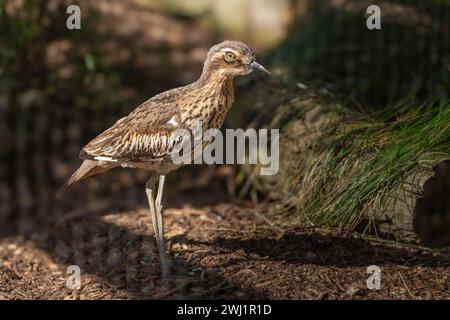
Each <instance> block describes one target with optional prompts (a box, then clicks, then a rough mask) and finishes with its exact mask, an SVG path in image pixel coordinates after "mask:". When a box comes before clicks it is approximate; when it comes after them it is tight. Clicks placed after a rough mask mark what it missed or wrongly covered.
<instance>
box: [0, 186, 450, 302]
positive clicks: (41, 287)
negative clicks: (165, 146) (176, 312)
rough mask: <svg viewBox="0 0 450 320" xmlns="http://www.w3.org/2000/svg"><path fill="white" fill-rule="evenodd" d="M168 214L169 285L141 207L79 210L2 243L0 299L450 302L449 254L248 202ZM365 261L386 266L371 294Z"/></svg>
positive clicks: (171, 209) (187, 208)
mask: <svg viewBox="0 0 450 320" xmlns="http://www.w3.org/2000/svg"><path fill="white" fill-rule="evenodd" d="M204 192H205V190H203V191H202V193H204ZM164 215H165V225H166V238H167V239H168V248H170V252H171V255H172V257H173V262H174V275H173V277H172V279H171V282H170V283H165V282H163V280H162V279H161V277H160V271H159V261H158V256H157V253H156V247H155V245H154V238H153V234H152V228H151V222H150V215H149V213H148V209H147V208H146V207H145V206H144V204H143V205H142V208H141V209H136V210H128V211H124V212H116V213H111V214H108V213H107V212H106V213H103V214H102V215H96V214H89V215H84V214H82V215H79V214H76V213H75V214H72V215H68V216H63V217H62V218H61V219H59V220H56V221H54V222H53V223H50V224H48V225H47V223H45V226H35V227H36V228H35V229H33V230H36V231H34V232H33V233H31V234H29V235H27V236H24V235H23V234H10V235H7V236H4V237H2V238H1V239H0V299H183V298H185V299H209V298H212V299H227V298H229V299H448V298H450V257H449V254H448V252H440V253H438V252H432V251H429V250H426V249H423V248H420V247H416V246H403V245H399V244H395V243H388V242H380V241H376V240H368V239H367V238H363V237H361V236H360V235H358V234H348V233H344V232H340V231H333V230H321V229H301V228H299V229H296V228H293V229H291V230H282V229H280V228H278V227H275V226H270V224H271V223H270V222H271V221H268V220H267V219H266V218H264V217H262V216H261V215H260V214H259V213H258V212H257V211H256V210H254V209H252V207H251V206H250V205H249V204H247V203H245V202H241V203H240V204H239V205H236V204H229V203H222V204H217V205H203V206H201V205H198V206H194V205H192V204H185V205H180V206H178V207H170V205H168V206H167V208H166V209H165V211H164ZM34 223H36V224H39V221H35V222H34ZM43 224H44V222H43ZM70 265H78V266H79V267H80V270H81V286H80V288H79V289H69V288H68V287H67V285H66V284H67V279H68V277H70V275H71V274H70V273H67V268H68V266H70ZM369 265H378V266H379V267H380V268H381V288H380V289H379V290H369V289H368V288H367V284H366V279H367V278H368V277H369V276H370V274H367V267H368V266H369ZM69 283H70V281H69Z"/></svg>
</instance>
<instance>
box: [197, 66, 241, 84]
mask: <svg viewBox="0 0 450 320" xmlns="http://www.w3.org/2000/svg"><path fill="white" fill-rule="evenodd" d="M233 80H234V76H233V75H230V74H228V73H225V72H223V70H221V69H219V68H215V67H214V66H212V65H209V64H205V65H204V67H203V72H202V74H201V76H200V78H199V79H198V80H197V84H198V85H199V86H202V87H203V86H211V87H213V88H217V89H218V90H220V91H221V90H222V89H224V90H227V89H228V88H230V86H231V87H233Z"/></svg>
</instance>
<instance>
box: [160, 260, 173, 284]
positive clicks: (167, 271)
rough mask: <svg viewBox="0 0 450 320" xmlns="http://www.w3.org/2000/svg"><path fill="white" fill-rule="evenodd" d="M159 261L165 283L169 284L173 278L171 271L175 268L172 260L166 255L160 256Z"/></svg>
mask: <svg viewBox="0 0 450 320" xmlns="http://www.w3.org/2000/svg"><path fill="white" fill-rule="evenodd" d="M159 260H160V263H161V272H162V277H163V279H164V281H165V282H167V281H168V280H170V278H171V270H172V267H173V263H172V260H171V259H170V258H169V257H168V256H167V255H166V254H162V255H160V256H159Z"/></svg>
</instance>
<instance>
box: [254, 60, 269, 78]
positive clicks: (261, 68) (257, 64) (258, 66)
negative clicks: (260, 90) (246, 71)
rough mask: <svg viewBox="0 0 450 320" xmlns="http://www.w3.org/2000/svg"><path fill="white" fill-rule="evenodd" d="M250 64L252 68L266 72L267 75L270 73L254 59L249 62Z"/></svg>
mask: <svg viewBox="0 0 450 320" xmlns="http://www.w3.org/2000/svg"><path fill="white" fill-rule="evenodd" d="M250 66H251V67H252V68H253V69H258V70H261V71H263V72H265V73H267V74H268V75H270V72H269V70H267V69H266V68H264V67H263V66H262V65H260V64H259V63H258V62H256V61H253V62H252V63H250Z"/></svg>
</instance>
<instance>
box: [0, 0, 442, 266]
mask: <svg viewBox="0 0 450 320" xmlns="http://www.w3.org/2000/svg"><path fill="white" fill-rule="evenodd" d="M71 4H77V5H78V6H79V7H80V8H81V29H80V30H69V29H67V28H66V19H67V17H68V16H69V15H68V14H67V13H66V8H67V7H68V6H69V5H71ZM370 4H378V5H379V6H380V8H381V12H382V20H381V26H382V29H381V30H369V29H367V28H366V20H367V14H366V8H367V7H368V6H369V5H370ZM449 23H450V3H449V2H448V1H445V0H426V1H418V0H385V1H364V0H352V1H350V0H347V1H346V0H313V1H308V0H279V1H271V0H249V1H239V0H224V1H220V2H218V1H207V0H196V1H183V0H167V1H160V0H129V1H117V0H100V1H72V0H70V1H64V0H59V1H56V0H49V1H30V0H0V137H1V142H0V237H11V236H20V237H23V238H25V239H34V240H35V241H37V243H40V246H41V247H44V248H45V247H52V246H56V244H55V242H53V240H49V239H48V237H49V233H50V232H52V230H54V229H52V228H54V226H55V224H56V223H57V222H58V221H60V220H61V219H63V220H64V221H66V219H67V220H70V219H73V218H78V217H83V216H85V215H89V214H102V213H105V212H108V213H111V212H119V211H125V210H132V209H135V208H138V207H143V206H145V205H146V198H145V193H144V190H143V185H144V183H145V181H146V179H147V173H145V172H140V171H137V170H136V171H133V170H126V169H124V170H113V171H112V172H110V173H107V174H104V175H101V176H98V177H96V178H94V179H89V180H88V181H86V182H85V183H83V184H82V185H79V186H76V187H74V188H73V189H71V190H62V188H61V187H62V185H63V183H64V182H65V181H66V180H67V179H68V177H69V176H70V175H71V173H72V172H73V171H74V170H75V169H76V168H77V166H78V165H79V164H80V161H79V160H78V153H79V151H80V150H81V148H82V146H83V145H84V144H86V143H87V142H88V141H89V140H90V139H92V138H93V137H94V136H96V135H97V134H99V133H100V132H102V131H103V130H104V129H106V128H107V127H108V126H110V125H111V124H113V123H114V122H115V120H117V119H118V118H119V117H121V116H124V115H126V114H128V113H129V112H130V111H131V110H132V109H133V108H134V107H136V106H137V105H138V104H140V103H141V102H143V101H145V100H146V99H147V98H149V97H151V96H152V95H154V94H156V93H159V92H161V91H164V90H167V89H169V88H173V87H177V86H181V85H185V84H188V83H190V82H192V81H195V80H196V79H197V77H198V76H199V75H200V72H201V69H202V63H203V60H204V58H205V55H206V52H207V51H208V49H209V48H210V46H212V45H213V44H216V43H218V42H220V41H222V40H225V39H233V40H240V41H244V42H246V43H248V44H249V45H251V46H252V47H253V48H254V49H255V51H256V54H257V57H258V59H259V60H261V61H260V62H261V63H262V64H263V65H265V66H266V67H267V68H268V69H269V70H271V71H272V72H273V74H274V76H273V77H272V78H270V79H267V78H265V77H263V76H261V75H259V74H253V75H251V76H250V77H249V78H245V79H238V81H237V92H236V104H235V106H234V108H233V109H232V111H231V113H230V115H229V117H228V118H227V121H226V124H225V127H230V128H236V127H244V128H245V127H248V126H258V127H263V126H267V127H270V126H271V125H273V122H272V120H273V119H274V118H275V120H277V121H278V120H279V121H280V122H278V123H277V125H279V127H280V128H284V127H285V126H287V123H288V121H287V119H289V120H292V119H296V118H299V119H300V118H301V117H303V113H302V111H301V110H303V109H305V110H306V107H305V106H304V104H301V105H300V107H298V108H300V109H298V108H297V107H295V106H294V105H293V104H292V103H291V102H292V101H294V100H295V101H297V102H298V101H299V100H301V101H308V103H307V104H309V106H310V107H315V106H317V105H321V106H325V107H327V108H326V110H330V109H331V110H341V108H345V110H346V111H345V112H344V113H343V114H339V115H338V119H339V120H338V121H336V122H333V123H336V124H337V125H340V124H342V123H345V124H349V121H354V120H355V119H356V120H357V121H358V123H359V124H360V123H361V122H362V123H363V125H362V126H361V127H364V128H368V123H369V124H370V123H376V124H377V128H378V129H386V128H391V127H390V125H389V124H388V123H392V121H393V122H396V121H397V122H396V123H398V124H399V127H395V128H394V127H392V128H394V129H395V130H397V131H396V132H399V134H400V133H402V134H403V133H404V132H403V131H402V130H403V129H402V128H403V127H407V128H408V130H411V132H414V133H416V132H418V131H417V130H422V131H421V138H422V139H424V140H429V139H433V137H435V135H437V136H439V141H438V142H437V143H436V145H433V148H434V149H433V150H434V151H436V152H435V153H433V157H432V159H431V158H430V159H429V158H420V159H415V160H414V161H416V162H414V163H425V162H427V161H428V162H427V163H428V164H430V166H429V171H430V170H431V171H432V170H434V171H436V170H438V169H436V167H434V166H435V165H437V164H438V163H440V166H439V168H440V169H439V170H440V171H439V172H444V173H443V174H442V175H440V176H439V183H434V184H437V185H439V188H440V189H439V190H440V191H439V195H438V198H435V197H436V193H435V192H428V193H427V196H428V198H430V199H432V200H429V201H426V203H425V204H424V202H423V201H422V204H421V206H420V208H419V209H420V210H419V209H417V208H415V200H414V203H413V204H412V208H409V209H408V211H407V215H409V217H410V218H411V219H410V220H412V219H413V217H416V218H415V219H416V221H421V223H419V224H416V226H415V227H413V226H412V225H409V226H408V228H409V229H410V230H412V229H413V228H415V231H416V232H418V233H419V234H420V236H421V239H422V240H423V241H424V243H427V241H428V244H430V245H447V244H449V243H450V218H449V217H450V213H449V210H450V209H449V206H448V199H450V197H449V196H450V194H449V192H450V191H449V190H450V187H449V184H450V181H449V178H448V177H449V176H450V175H449V174H448V171H449V170H448V168H447V165H445V163H444V162H442V161H443V160H444V159H448V158H449V154H450V153H449V150H450V149H449V147H450V144H449V141H450V133H449V131H450V129H449V127H448V122H447V123H446V122H445V121H447V120H448V119H449V118H448V112H447V111H448V99H449V94H450V90H449V88H450V86H449V84H450V79H449V78H450V72H449V71H450V26H449ZM296 99H297V100H296ZM305 99H307V100H305ZM319 101H320V102H319ZM297 102H296V103H297ZM302 108H303V109H302ZM333 112H334V111H333ZM326 114H328V111H326ZM421 114H426V115H427V117H428V118H426V119H428V120H424V119H425V118H422V117H420V116H418V115H421ZM333 117H334V118H336V117H335V115H334V114H333ZM371 117H377V118H376V119H377V121H374V120H372V119H374V118H371ZM439 117H445V118H443V119H444V120H445V121H444V120H442V118H439ZM312 118H313V119H312V120H311V117H309V118H308V119H309V120H308V121H310V122H312V123H314V121H315V120H314V119H315V118H314V117H312ZM438 118H439V119H438ZM336 119H337V118H336ZM380 119H381V120H380ZM393 119H394V120H393ZM399 119H400V120H399ZM402 119H408V121H409V122H407V123H406V124H405V125H404V126H403V124H404V123H403V122H401V121H403V120H402ZM414 119H421V120H417V121H422V123H421V124H419V123H418V122H414V121H416V120H414ZM436 119H438V120H439V121H437V120H436ZM434 120H436V124H435V125H433V126H431V127H421V126H420V125H422V124H424V123H426V124H430V123H432V122H433V121H434ZM302 121H304V119H303V118H302ZM364 121H366V122H364ZM427 121H428V122H427ZM351 123H353V122H351ZM433 123H434V122H433ZM347 128H349V127H347ZM352 128H353V127H352ZM411 128H412V129H411ZM414 128H417V130H416V129H414ZM378 129H377V130H378ZM394 129H392V130H394ZM364 130H366V129H364ZM374 130H375V129H374ZM395 130H394V131H395ZM429 130H431V131H429ZM433 130H434V131H433ZM294 131H295V130H294ZM286 132H287V133H286V135H289V134H290V136H289V137H291V138H292V139H291V140H289V141H290V142H291V144H290V145H295V146H299V145H300V144H301V141H303V140H304V138H305V136H304V135H295V134H293V133H292V132H291V133H289V132H290V131H286ZM298 132H299V131H297V133H298ZM302 132H303V131H302ZM370 132H372V131H370ZM377 132H379V131H377ZM334 133H335V134H336V135H335V137H336V136H338V135H339V134H338V133H342V132H341V131H339V132H338V133H336V132H334ZM353 133H354V132H353ZM366 133H367V132H366V131H364V134H366ZM282 134H283V133H282ZM357 134H358V137H365V136H364V135H363V134H361V132H359V133H357ZM378 137H379V136H378ZM402 137H403V136H402ZM414 137H415V138H417V137H416V136H414ZM372 138H373V137H372ZM397 138H398V136H393V137H392V139H390V138H389V136H387V135H384V136H383V139H386V140H391V141H392V142H395V141H396V140H395V139H397ZM377 139H378V138H377ZM398 139H399V141H400V140H401V139H403V138H398ZM324 141H330V140H324ZM333 141H334V140H333ZM379 141H382V139H381V138H380V139H379ZM383 141H384V140H383ZM402 141H403V140H402ZM414 141H416V142H417V141H419V140H414ZM420 141H421V140H420ZM372 142H373V141H372ZM333 143H335V144H333V145H337V142H336V141H334V142H333ZM363 144H364V143H361V145H363ZM330 145H331V144H330ZM330 145H329V146H330ZM339 145H340V144H339ZM340 148H341V147H340ZM342 148H343V147H342ZM380 148H381V147H380ZM421 148H422V149H420V150H421V151H424V154H425V153H426V152H425V151H427V150H424V149H423V148H426V147H421ZM286 150H288V149H286ZM364 150H365V149H364ZM364 150H363V149H358V154H359V158H361V159H365V156H364V154H365V153H364V152H365V151H364ZM373 150H381V149H377V147H376V146H375V147H374V149H371V152H372V151H373ZM411 150H413V152H412V154H417V152H416V151H415V150H416V149H413V148H412V149H411ZM363 151H364V152H363ZM282 152H283V151H282ZM293 152H294V151H289V153H290V155H291V156H292V155H293V154H294V153H293ZM437 155H439V156H437ZM291 158H292V159H291ZM291 158H290V160H289V161H291V164H288V165H286V166H283V165H282V167H281V170H282V172H281V174H282V175H281V176H283V174H285V175H286V174H287V175H290V176H291V177H298V178H299V177H300V175H296V174H295V173H294V174H292V171H289V168H290V167H291V165H292V163H295V161H297V160H295V159H297V158H296V157H291ZM298 159H300V158H298ZM408 159H409V158H408ZM299 161H300V160H299ZM361 161H364V160H361ZM393 161H396V160H393ZM358 163H359V162H358ZM399 163H400V164H401V162H399ZM408 165H410V163H409V162H408ZM433 168H434V169H433ZM413 169H415V167H413ZM283 172H284V173H283ZM421 173H423V171H421ZM405 174H406V175H407V174H409V173H404V172H403V171H402V172H401V174H400V175H399V176H395V175H394V174H393V173H391V172H389V173H386V175H387V176H388V177H394V176H395V177H396V179H399V180H398V181H400V182H398V184H402V185H403V184H404V183H405V179H406V178H407V177H405V176H404V175H405ZM400 176H401V178H399V177H400ZM249 177H251V170H250V171H249V170H246V169H245V168H237V167H229V166H223V167H211V168H210V167H203V166H200V167H199V166H192V167H189V168H184V169H182V170H181V171H180V172H177V173H175V174H173V175H172V176H171V177H170V180H169V182H168V190H169V191H168V194H169V195H168V196H166V198H167V201H170V205H169V206H170V207H176V206H181V205H183V204H186V203H193V204H201V205H212V204H217V203H221V202H235V203H236V202H237V203H239V201H246V200H249V201H251V202H253V203H254V204H255V203H259V202H264V201H266V202H267V203H269V204H273V203H275V204H276V203H284V202H283V201H284V200H286V197H287V198H289V199H290V200H292V198H295V199H297V200H298V199H299V198H301V197H303V196H301V195H300V193H302V192H301V191H299V190H300V189H299V188H300V186H303V187H302V188H306V189H308V188H309V187H308V186H307V187H305V186H304V184H302V183H301V182H299V181H297V182H295V181H292V182H290V184H289V185H290V188H289V189H288V190H287V189H283V194H276V195H274V194H273V192H272V191H273V189H270V188H268V187H267V186H273V183H274V182H273V181H255V180H254V179H249ZM427 177H428V178H429V177H430V175H428V176H427ZM443 177H444V178H443ZM299 179H300V178H299ZM358 179H359V180H358ZM361 179H362V178H361V177H360V178H356V177H355V178H354V179H353V181H356V180H358V181H362V180H361ZM402 179H403V180H402ZM422 185H423V181H422V182H421V186H422ZM429 185H430V184H429ZM265 186H266V187H265ZM380 188H381V187H380ZM382 188H385V187H384V186H383V187H382ZM419 189H420V188H419ZM206 190H208V192H206ZM271 190H272V191H271ZM278 190H281V189H278ZM302 190H304V189H302ZM323 190H326V188H324V189H323ZM396 190H397V189H396ZM310 191H311V190H310ZM271 192H272V193H271ZM313 192H314V193H315V194H319V193H320V192H316V191H313ZM371 192H372V191H371ZM373 192H374V194H377V195H378V196H379V195H380V194H381V193H380V192H381V191H380V189H376V190H375V191H373ZM383 192H385V193H383V194H381V196H383V197H384V196H385V195H386V193H388V194H389V196H388V197H390V196H392V195H393V194H394V191H393V189H389V188H387V187H386V188H385V189H383ZM395 192H399V191H398V190H397V191H395ZM415 192H416V191H415ZM395 194H396V193H395ZM323 195H324V193H322V196H323ZM325 196H326V195H325ZM414 196H415V197H419V196H421V197H424V194H423V190H422V189H420V190H418V191H417V192H416V193H415V194H414ZM169 198H170V199H169ZM239 199H241V200H239ZM363 199H364V198H363ZM436 199H438V200H436ZM297 200H296V201H297ZM316 200H317V199H316ZM316 200H315V201H316ZM360 201H362V200H360V199H359V200H356V202H358V203H359V202H360ZM300 203H301V204H302V208H304V206H303V204H304V202H303V200H302V201H300ZM434 205H438V206H439V207H438V209H435V206H434ZM281 208H285V209H286V210H284V209H281V210H280V209H279V207H278V209H277V210H276V211H277V213H278V214H286V212H289V214H291V215H294V216H298V215H299V214H300V213H302V210H301V209H299V206H289V207H283V206H281ZM292 208H294V209H292ZM352 208H353V209H351V210H355V212H356V211H358V210H359V207H352ZM283 210H284V211H285V212H283ZM292 210H293V211H292ZM319 211H320V210H319ZM319 211H317V212H319ZM267 212H268V214H274V210H271V209H268V210H267ZM315 212H316V211H315ZM358 212H359V211H358ZM367 212H368V211H367ZM367 212H365V213H364V214H366V213H367ZM418 212H420V213H418ZM423 212H425V213H423ZM353 213H354V212H353V211H351V212H350V214H353ZM302 214H304V213H302ZM414 214H415V215H416V216H414ZM418 214H419V216H417V215H418ZM306 215H307V214H306ZM417 217H418V218H417ZM319 218H320V217H319ZM359 218H360V215H358V219H359ZM286 219H287V218H286ZM344 220H345V219H344ZM344 220H334V221H328V220H327V221H325V222H324V223H323V225H325V226H336V225H337V226H340V227H349V229H355V228H356V226H357V223H355V224H354V223H353V222H352V223H348V224H347V220H345V221H344ZM362 220H364V219H359V220H358V223H359V222H361V221H362ZM313 221H317V225H322V224H321V221H324V220H321V219H318V220H317V219H316V220H314V219H313ZM408 223H412V222H411V221H410V222H408ZM433 228H434V229H433ZM436 228H437V229H436ZM356 229H357V228H356ZM63 230H64V229H63ZM68 230H69V231H68V232H69V233H70V232H71V231H70V229H68ZM62 232H63V231H62ZM436 235H437V240H436V239H435V236H436ZM46 237H47V238H46ZM56 255H58V254H56ZM60 258H61V255H60ZM61 259H63V258H61Z"/></svg>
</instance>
